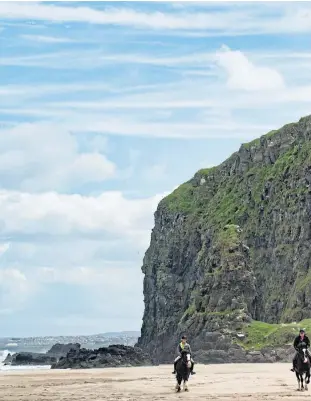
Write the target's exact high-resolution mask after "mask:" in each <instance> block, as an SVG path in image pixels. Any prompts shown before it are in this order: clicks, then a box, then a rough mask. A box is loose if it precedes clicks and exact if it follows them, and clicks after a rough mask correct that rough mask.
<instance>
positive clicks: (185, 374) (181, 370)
mask: <svg viewBox="0 0 311 401" xmlns="http://www.w3.org/2000/svg"><path fill="white" fill-rule="evenodd" d="M190 368H191V355H190V352H189V351H186V350H182V352H181V358H180V359H179V360H178V361H177V363H176V380H177V383H176V387H175V389H176V392H177V393H179V392H180V391H181V387H180V385H181V382H182V381H183V382H184V383H183V389H184V391H189V389H188V380H189V376H190Z"/></svg>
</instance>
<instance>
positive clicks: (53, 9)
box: [0, 2, 239, 29]
mask: <svg viewBox="0 0 311 401" xmlns="http://www.w3.org/2000/svg"><path fill="white" fill-rule="evenodd" d="M0 17H2V18H6V19H19V20H20V19H25V18H29V19H35V20H36V19H37V20H44V21H55V22H64V21H68V22H87V23H94V24H113V25H123V26H132V27H136V28H153V29H220V28H223V27H224V26H225V22H227V23H229V22H231V23H233V22H234V19H235V18H239V15H238V14H237V13H230V14H229V15H228V16H227V18H226V21H222V20H221V18H220V13H217V12H216V13H179V14H172V13H163V12H149V13H144V12H139V11H135V10H133V9H129V8H124V9H120V8H115V7H109V8H108V7H107V8H106V9H105V10H104V11H101V10H96V9H92V8H90V7H81V6H78V7H64V6H58V5H46V4H39V3H28V4H22V3H20V4H16V3H11V2H10V3H1V5H0Z"/></svg>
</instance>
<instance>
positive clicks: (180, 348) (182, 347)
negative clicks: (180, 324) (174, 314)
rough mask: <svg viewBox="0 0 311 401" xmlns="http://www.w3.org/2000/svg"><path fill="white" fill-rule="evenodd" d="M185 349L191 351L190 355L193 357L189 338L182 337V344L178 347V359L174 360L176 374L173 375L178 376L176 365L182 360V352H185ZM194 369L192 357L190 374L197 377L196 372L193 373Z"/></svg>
mask: <svg viewBox="0 0 311 401" xmlns="http://www.w3.org/2000/svg"><path fill="white" fill-rule="evenodd" d="M184 349H188V350H189V353H190V355H191V347H190V345H189V344H188V343H187V337H186V336H182V337H181V341H180V343H179V344H178V345H177V354H178V356H177V357H176V358H175V360H174V372H172V373H173V375H174V374H176V363H177V361H178V360H179V359H180V358H181V352H182V350H184ZM193 367H194V361H193V359H192V357H191V368H190V373H191V374H192V375H195V372H194V371H193Z"/></svg>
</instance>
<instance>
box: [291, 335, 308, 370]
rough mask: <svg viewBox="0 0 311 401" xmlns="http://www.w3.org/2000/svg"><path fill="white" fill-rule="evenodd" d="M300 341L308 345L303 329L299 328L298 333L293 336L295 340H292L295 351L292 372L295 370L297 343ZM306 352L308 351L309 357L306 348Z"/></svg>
mask: <svg viewBox="0 0 311 401" xmlns="http://www.w3.org/2000/svg"><path fill="white" fill-rule="evenodd" d="M302 342H303V343H305V344H306V346H307V347H310V340H309V337H308V336H306V333H305V331H304V329H300V330H299V335H298V336H297V337H296V338H295V341H294V348H295V350H296V352H295V356H294V359H293V367H292V369H291V371H292V372H295V365H296V362H297V356H298V345H299V344H300V343H302ZM307 353H308V356H309V357H311V355H310V352H309V350H308V349H307Z"/></svg>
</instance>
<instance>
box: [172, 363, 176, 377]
mask: <svg viewBox="0 0 311 401" xmlns="http://www.w3.org/2000/svg"><path fill="white" fill-rule="evenodd" d="M175 374H176V362H174V372H172V375H175Z"/></svg>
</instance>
